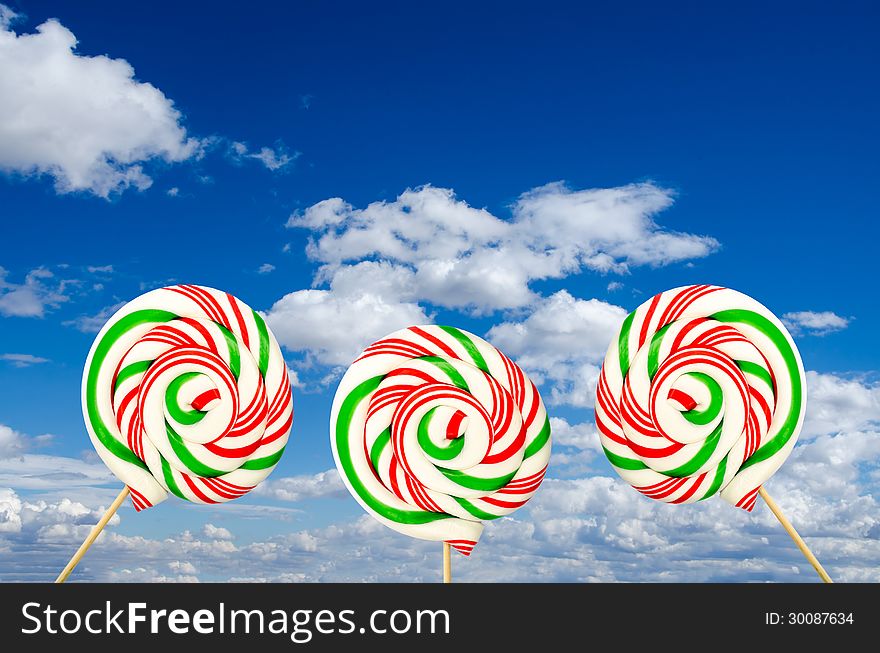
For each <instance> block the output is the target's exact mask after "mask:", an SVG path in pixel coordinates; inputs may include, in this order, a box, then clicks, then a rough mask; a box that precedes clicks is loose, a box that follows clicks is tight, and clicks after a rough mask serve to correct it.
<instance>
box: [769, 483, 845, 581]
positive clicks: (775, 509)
mask: <svg viewBox="0 0 880 653" xmlns="http://www.w3.org/2000/svg"><path fill="white" fill-rule="evenodd" d="M758 494H760V495H761V498H762V499H764V501H765V502H766V504H767V507H769V508H770V511H771V512H772V513H773V514H774V515H776V519H778V520H779V523H780V524H782V528H784V529H785V531H786V532H787V533H788V534H789V535H790V536H791V539H793V540H794V543H795V544H797V548H799V549H800V550H801V553H803V554H804V556H805V557H806V558H807V560H809V561H810V564H811V565H813V569H815V570H816V573H817V574H819V577H820V578H821V579H822V580H823V581H825V582H826V583H833V582H834V581H833V580H831V576H829V575H828V572H826V571H825V569H824V568H823V567H822V563H820V562H819V561H818V560H817V559H816V556H814V555H813V552H812V551H810V548H809V547H808V546H807V543H806V542H804V540H803V538H802V537H801V536H800V535H798V532H797V531H796V530H794V526H792V525H791V522H790V521H788V519H786V518H785V515H783V514H782V510H780V508H779V506H777V505H776V502H775V501H774V500H773V499H771V498H770V495H769V494H767V490H765V489H764V488H763V487H762V488H761V489H760V490H758Z"/></svg>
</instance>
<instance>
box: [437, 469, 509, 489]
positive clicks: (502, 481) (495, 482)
mask: <svg viewBox="0 0 880 653" xmlns="http://www.w3.org/2000/svg"><path fill="white" fill-rule="evenodd" d="M437 469H438V470H440V473H441V474H443V476H445V477H446V478H448V479H449V480H450V481H452V482H453V483H455V484H457V485H460V486H462V487H466V488H468V489H469V490H482V491H484V492H494V491H495V490H499V489H501V488H503V487H504V486H505V485H507V483H508V482H509V481H510V479H512V478H513V477H514V476H516V471H513V472H511V473H510V474H505V475H504V476H498V477H496V478H480V477H479V476H471V475H470V474H465V473H464V472H462V471H459V470H457V469H447V468H445V467H437Z"/></svg>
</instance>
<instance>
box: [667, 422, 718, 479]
mask: <svg viewBox="0 0 880 653" xmlns="http://www.w3.org/2000/svg"><path fill="white" fill-rule="evenodd" d="M722 427H723V424H719V425H718V426H716V427H715V430H714V431H712V433H711V434H710V435H709V437H708V438H706V441H705V442H703V446H702V447H700V450H699V451H698V452H697V453H696V455H695V456H694V457H693V458H691V459H690V460H689V461H687V462H686V463H684V464H683V465H679V466H678V467H676V468H675V469H670V470H669V471H668V472H663V473H664V474H665V475H666V476H672V477H674V478H682V477H684V476H692V475H693V474H694V473H695V472H696V471H697V470H698V469H699V468H700V467H702V466H703V465H704V464H705V462H706V461H707V460H709V458H710V457H711V456H712V452H714V451H715V447H717V446H718V440H720V439H721V429H722Z"/></svg>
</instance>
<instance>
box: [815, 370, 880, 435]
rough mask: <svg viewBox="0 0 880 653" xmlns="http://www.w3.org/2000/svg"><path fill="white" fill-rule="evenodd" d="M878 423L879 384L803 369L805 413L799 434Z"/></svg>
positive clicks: (837, 430) (830, 432)
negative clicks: (805, 372) (805, 398)
mask: <svg viewBox="0 0 880 653" xmlns="http://www.w3.org/2000/svg"><path fill="white" fill-rule="evenodd" d="M878 424H880V385H878V384H876V383H863V382H861V381H859V380H856V379H846V378H843V377H840V376H837V375H835V374H821V373H819V372H812V371H809V372H807V415H806V418H805V420H804V428H803V430H802V432H801V437H802V438H811V437H815V436H816V435H823V434H835V433H840V432H845V431H857V430H861V429H866V428H871V427H872V426H876V425H878Z"/></svg>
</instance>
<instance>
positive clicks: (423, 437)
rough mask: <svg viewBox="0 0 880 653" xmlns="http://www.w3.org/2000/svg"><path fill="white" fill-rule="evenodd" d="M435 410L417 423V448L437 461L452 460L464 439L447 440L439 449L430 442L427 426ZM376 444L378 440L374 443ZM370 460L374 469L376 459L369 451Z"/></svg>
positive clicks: (459, 451)
mask: <svg viewBox="0 0 880 653" xmlns="http://www.w3.org/2000/svg"><path fill="white" fill-rule="evenodd" d="M436 410H437V409H436V408H432V409H431V410H429V411H428V412H427V413H425V416H424V417H423V418H422V419H421V421H420V422H419V427H418V430H417V433H416V437H417V438H418V441H419V446H420V447H421V448H422V451H424V452H425V453H426V454H428V455H429V456H431V457H432V458H435V459H437V460H452V459H453V458H455V457H456V456H457V455H458V454H460V453H461V448H462V447H463V446H464V438H460V437H459V438H455V439H454V440H447V442H448V444H447V446H445V447H440V446H437V445H436V444H434V443H433V442H432V441H431V436H430V435H429V434H428V425H429V424H430V423H431V419H432V418H433V417H434V411H436ZM379 437H381V436H379ZM388 437H391V432H390V431H389V433H388ZM376 443H378V440H377V441H376ZM376 443H373V448H375V446H376ZM370 460H372V461H373V467H375V468H376V469H379V468H378V467H376V461H377V460H378V458H373V452H372V450H371V451H370Z"/></svg>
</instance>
